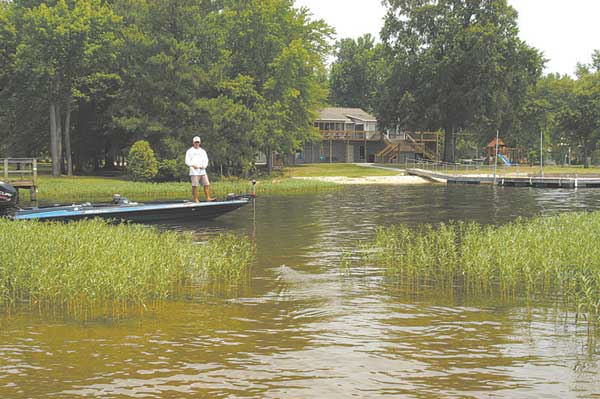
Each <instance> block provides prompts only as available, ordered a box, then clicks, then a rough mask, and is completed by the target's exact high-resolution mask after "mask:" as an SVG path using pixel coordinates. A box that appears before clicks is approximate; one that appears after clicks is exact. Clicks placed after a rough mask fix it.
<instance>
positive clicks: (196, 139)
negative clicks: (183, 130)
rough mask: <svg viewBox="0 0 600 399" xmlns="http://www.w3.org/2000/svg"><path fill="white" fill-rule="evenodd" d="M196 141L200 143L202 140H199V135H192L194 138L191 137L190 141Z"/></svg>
mask: <svg viewBox="0 0 600 399" xmlns="http://www.w3.org/2000/svg"><path fill="white" fill-rule="evenodd" d="M196 141H197V142H198V143H201V142H202V140H200V137H198V136H196V137H194V138H193V140H192V143H195V142H196Z"/></svg>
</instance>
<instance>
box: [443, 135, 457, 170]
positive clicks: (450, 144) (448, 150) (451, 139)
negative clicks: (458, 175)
mask: <svg viewBox="0 0 600 399" xmlns="http://www.w3.org/2000/svg"><path fill="white" fill-rule="evenodd" d="M455 146H456V137H455V134H454V129H453V128H448V127H447V128H445V129H444V157H443V159H442V160H443V161H444V162H454V148H455Z"/></svg>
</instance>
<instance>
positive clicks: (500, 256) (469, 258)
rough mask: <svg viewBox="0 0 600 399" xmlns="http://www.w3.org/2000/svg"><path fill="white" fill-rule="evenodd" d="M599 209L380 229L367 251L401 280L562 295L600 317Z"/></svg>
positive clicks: (580, 311)
mask: <svg viewBox="0 0 600 399" xmlns="http://www.w3.org/2000/svg"><path fill="white" fill-rule="evenodd" d="M598 243H600V212H595V213H565V214H561V215H558V216H551V217H537V218H533V219H529V220H525V219H517V220H516V221H514V222H513V223H509V224H507V225H504V226H499V227H495V226H485V225H480V224H477V223H462V222H458V223H449V224H441V225H439V226H435V227H434V226H430V225H424V226H419V227H417V228H409V227H407V226H390V227H379V228H378V229H377V230H376V234H375V238H374V239H373V241H372V242H371V243H370V251H367V252H366V253H367V255H365V256H366V257H367V258H368V259H369V260H371V261H373V262H374V263H375V264H376V265H377V266H379V267H381V268H383V269H384V270H385V271H386V273H387V274H388V275H389V276H390V277H391V278H392V279H393V280H394V281H396V282H397V283H399V284H402V285H404V286H407V287H409V288H410V289H413V290H419V289H421V288H422V287H425V286H434V287H440V288H449V287H460V288H461V289H463V290H465V291H466V292H470V293H486V294H499V295H501V296H502V297H505V298H513V297H516V296H526V297H532V296H545V297H551V296H552V297H556V296H558V297H559V298H561V299H562V301H563V303H564V304H565V305H567V306H571V307H573V308H575V309H576V310H577V312H578V314H580V315H585V316H586V317H587V318H588V320H592V319H593V320H595V321H600V245H599V244H598Z"/></svg>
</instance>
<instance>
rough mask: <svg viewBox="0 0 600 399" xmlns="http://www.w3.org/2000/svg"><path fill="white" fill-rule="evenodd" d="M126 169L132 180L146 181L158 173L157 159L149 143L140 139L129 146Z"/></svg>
mask: <svg viewBox="0 0 600 399" xmlns="http://www.w3.org/2000/svg"><path fill="white" fill-rule="evenodd" d="M127 171H128V173H129V176H130V177H131V179H133V180H134V181H142V182H144V181H145V182H147V181H151V180H152V179H154V177H155V176H156V174H157V173H158V161H157V160H156V157H155V156H154V151H153V150H152V148H151V147H150V143H148V142H147V141H144V140H140V141H136V142H135V143H134V144H133V145H132V146H131V150H129V156H128V157H127Z"/></svg>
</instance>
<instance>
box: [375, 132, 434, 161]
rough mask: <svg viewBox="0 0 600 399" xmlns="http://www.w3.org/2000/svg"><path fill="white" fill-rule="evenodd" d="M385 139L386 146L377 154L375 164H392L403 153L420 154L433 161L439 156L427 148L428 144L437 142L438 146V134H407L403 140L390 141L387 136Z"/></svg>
mask: <svg viewBox="0 0 600 399" xmlns="http://www.w3.org/2000/svg"><path fill="white" fill-rule="evenodd" d="M432 135H434V136H432ZM383 137H384V138H383V140H384V142H385V143H386V146H385V147H384V148H383V150H381V151H379V152H378V153H377V154H375V162H379V163H392V162H394V161H395V160H396V159H397V158H398V156H399V155H400V154H401V153H407V152H409V153H410V152H412V153H415V154H420V155H421V156H422V157H423V158H426V159H430V160H432V161H435V160H437V154H436V153H435V152H433V151H431V150H430V149H428V148H427V143H428V142H429V143H432V142H435V143H436V145H437V133H405V134H404V137H405V138H403V139H402V138H398V139H390V138H389V137H387V136H385V135H384V136H383ZM432 137H433V138H432Z"/></svg>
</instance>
